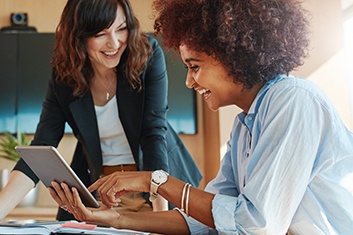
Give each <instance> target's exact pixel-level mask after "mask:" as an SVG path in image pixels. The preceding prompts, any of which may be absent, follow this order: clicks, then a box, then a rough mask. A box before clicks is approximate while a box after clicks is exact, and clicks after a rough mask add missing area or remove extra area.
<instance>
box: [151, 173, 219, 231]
mask: <svg viewBox="0 0 353 235" xmlns="http://www.w3.org/2000/svg"><path fill="white" fill-rule="evenodd" d="M184 185H185V183H184V182H183V181H180V180H178V179H176V178H173V177H169V179H168V181H167V183H165V184H162V185H161V186H160V187H159V189H158V193H159V194H161V195H162V196H163V197H164V198H166V199H167V200H168V201H169V202H171V203H172V204H173V205H175V206H177V207H178V208H182V205H181V199H182V192H183V187H184ZM213 198H214V194H211V193H207V192H205V191H202V190H199V189H196V188H193V187H191V189H190V193H189V201H188V203H186V198H184V199H185V200H184V204H187V206H188V213H189V215H190V216H192V217H193V218H194V219H196V220H198V221H200V222H201V223H203V224H205V225H207V226H209V227H211V228H214V227H215V226H214V220H213V216H212V210H211V209H212V200H213ZM185 210H186V208H184V211H185Z"/></svg>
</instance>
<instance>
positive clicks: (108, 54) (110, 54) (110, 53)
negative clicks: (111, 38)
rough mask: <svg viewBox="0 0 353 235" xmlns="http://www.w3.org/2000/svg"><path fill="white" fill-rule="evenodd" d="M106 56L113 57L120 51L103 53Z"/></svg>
mask: <svg viewBox="0 0 353 235" xmlns="http://www.w3.org/2000/svg"><path fill="white" fill-rule="evenodd" d="M103 53H104V54H105V55H107V56H112V55H115V54H116V53H118V50H116V51H110V52H109V51H106V52H103Z"/></svg>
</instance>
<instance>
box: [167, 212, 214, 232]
mask: <svg viewBox="0 0 353 235" xmlns="http://www.w3.org/2000/svg"><path fill="white" fill-rule="evenodd" d="M174 210H177V211H179V213H180V214H181V215H182V216H183V217H184V219H185V221H186V223H187V225H188V227H189V230H190V234H205V235H206V234H208V235H212V234H214V235H215V234H218V233H217V231H216V230H214V229H212V228H210V227H208V226H206V225H204V224H203V223H200V222H199V221H197V220H195V219H194V218H192V217H191V216H187V215H186V214H185V213H184V212H182V211H181V210H180V209H179V208H174Z"/></svg>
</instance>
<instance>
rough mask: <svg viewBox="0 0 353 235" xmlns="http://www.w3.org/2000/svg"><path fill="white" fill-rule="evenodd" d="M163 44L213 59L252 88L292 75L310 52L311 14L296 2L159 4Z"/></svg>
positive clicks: (159, 0)
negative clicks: (200, 53) (309, 30)
mask: <svg viewBox="0 0 353 235" xmlns="http://www.w3.org/2000/svg"><path fill="white" fill-rule="evenodd" d="M153 14H154V17H155V22H154V29H155V34H156V35H157V34H161V35H162V38H163V45H165V46H166V47H168V48H170V49H173V50H175V51H178V49H179V46H180V45H182V44H185V45H187V47H188V48H189V49H190V50H194V51H198V52H204V53H206V54H208V55H211V56H215V58H216V59H217V60H219V61H220V62H221V63H223V64H224V65H225V66H226V68H227V69H228V71H229V74H230V75H231V76H233V77H234V82H236V83H242V84H244V86H245V87H247V88H251V87H253V86H254V85H255V84H258V83H264V82H266V81H268V80H271V79H273V77H274V76H275V75H277V74H288V73H289V72H291V71H292V70H293V69H295V68H296V67H298V66H299V65H302V64H303V59H304V58H305V56H306V55H307V52H308V49H307V48H308V45H309V40H308V28H309V27H308V20H307V15H306V14H307V12H306V11H305V10H304V9H303V8H302V7H301V2H299V1H296V0H155V1H154V3H153Z"/></svg>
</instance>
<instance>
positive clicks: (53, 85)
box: [0, 0, 201, 220]
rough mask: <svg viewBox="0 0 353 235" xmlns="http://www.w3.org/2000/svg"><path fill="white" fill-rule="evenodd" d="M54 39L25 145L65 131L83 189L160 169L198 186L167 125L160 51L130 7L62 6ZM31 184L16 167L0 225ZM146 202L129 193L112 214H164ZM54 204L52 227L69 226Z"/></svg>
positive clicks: (161, 206)
mask: <svg viewBox="0 0 353 235" xmlns="http://www.w3.org/2000/svg"><path fill="white" fill-rule="evenodd" d="M55 39H56V40H55V45H54V51H53V57H52V66H53V77H52V79H51V80H50V81H49V86H48V89H47V92H46V97H45V99H44V102H43V109H42V113H41V117H40V121H39V124H38V127H37V130H36V133H35V135H34V139H33V141H32V143H31V144H32V145H51V146H55V147H56V146H58V144H59V142H60V140H61V139H62V137H63V135H64V128H65V125H66V124H68V125H69V126H70V127H71V129H72V131H73V134H74V136H75V137H76V138H77V146H76V150H75V153H74V156H73V159H72V163H71V167H72V169H73V170H74V171H75V172H76V174H77V175H78V176H79V178H80V179H81V180H82V181H83V183H84V184H85V185H87V186H89V185H91V184H92V183H93V182H95V181H96V180H97V179H99V178H100V177H102V176H105V175H108V174H110V173H112V172H115V171H124V172H127V171H153V170H156V169H163V170H164V171H166V172H168V173H170V174H171V175H173V176H175V177H177V178H179V179H182V180H184V181H187V182H189V183H192V184H193V185H194V186H195V187H197V186H198V184H199V182H200V180H201V174H200V171H199V170H198V168H197V166H196V164H195V162H194V161H193V158H192V156H191V155H190V154H189V152H188V151H187V149H186V148H185V146H184V145H183V143H182V141H181V140H180V138H179V137H178V135H177V134H176V133H175V131H174V130H173V129H172V127H171V126H170V125H169V123H168V121H167V119H166V117H167V111H168V104H167V87H168V86H167V71H166V64H165V60H164V55H163V51H162V48H161V47H160V46H159V45H158V43H157V40H156V39H155V38H153V37H150V36H147V34H145V33H143V32H142V31H141V29H140V26H139V22H138V20H137V18H136V17H135V15H134V13H133V10H132V8H131V4H130V2H129V1H128V0H68V2H67V4H66V6H65V7H64V10H63V13H62V16H61V20H60V23H59V25H58V27H57V30H56V34H55ZM36 183H38V178H37V177H36V175H35V174H34V173H33V172H32V171H31V170H30V168H29V167H28V166H27V164H26V163H25V162H24V161H23V160H20V161H19V162H18V164H17V165H16V166H15V168H14V171H13V172H12V174H11V177H10V180H9V183H8V184H7V185H6V187H5V188H4V189H3V190H2V191H1V193H0V202H1V203H0V219H2V218H3V217H4V216H6V214H7V213H9V212H10V211H11V210H12V209H13V208H14V207H15V206H16V205H17V203H19V202H20V200H21V199H22V197H23V196H24V195H25V194H26V193H27V192H28V191H29V190H30V189H31V188H33V186H34V185H35V184H36ZM18 185H21V187H18ZM51 193H54V194H55V192H53V190H51ZM97 196H98V195H97ZM148 198H149V194H148V193H142V194H141V193H139V192H134V193H130V194H128V195H126V196H124V197H123V198H121V199H122V202H121V203H120V204H119V206H118V207H116V208H115V209H119V210H130V211H134V212H135V211H145V210H152V209H153V210H167V209H168V204H167V201H165V200H164V199H163V198H161V197H158V199H157V200H155V201H154V202H153V203H151V202H150V201H149V200H148ZM58 205H59V206H60V210H59V213H58V215H57V219H58V220H69V219H74V217H73V215H71V214H69V213H68V212H67V211H66V210H67V209H68V207H69V206H70V205H66V204H64V203H63V202H59V203H58ZM151 206H153V208H152V207H151ZM170 206H172V205H170Z"/></svg>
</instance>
